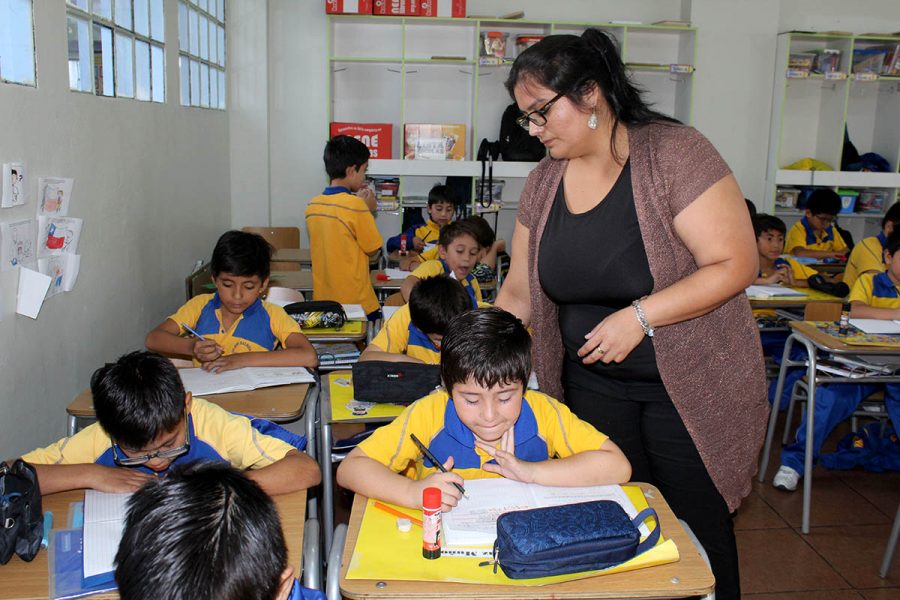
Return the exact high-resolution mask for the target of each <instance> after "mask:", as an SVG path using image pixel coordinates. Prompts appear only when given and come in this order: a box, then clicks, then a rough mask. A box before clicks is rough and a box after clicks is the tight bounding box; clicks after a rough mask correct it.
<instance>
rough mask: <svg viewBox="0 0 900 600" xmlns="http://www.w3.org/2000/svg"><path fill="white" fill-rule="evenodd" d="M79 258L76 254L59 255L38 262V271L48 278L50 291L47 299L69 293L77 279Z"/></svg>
mask: <svg viewBox="0 0 900 600" xmlns="http://www.w3.org/2000/svg"><path fill="white" fill-rule="evenodd" d="M80 264H81V256H80V255H78V254H60V255H59V256H51V257H49V258H41V259H39V260H38V270H39V271H40V272H41V273H43V274H44V275H49V276H50V279H51V281H50V289H49V290H48V291H47V297H48V298H52V297H53V296H55V295H57V294H61V293H63V292H71V291H72V289H73V288H74V287H75V280H76V279H77V278H78V268H79V266H80Z"/></svg>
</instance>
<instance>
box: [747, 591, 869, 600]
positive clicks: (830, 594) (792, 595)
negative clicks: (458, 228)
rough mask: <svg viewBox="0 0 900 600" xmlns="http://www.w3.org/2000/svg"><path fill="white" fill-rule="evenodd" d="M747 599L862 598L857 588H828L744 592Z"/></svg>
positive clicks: (853, 599) (825, 599) (845, 599)
mask: <svg viewBox="0 0 900 600" xmlns="http://www.w3.org/2000/svg"><path fill="white" fill-rule="evenodd" d="M743 597H744V598H746V599H747V600H862V598H863V596H862V595H860V593H859V592H857V591H856V590H849V589H848V590H827V591H822V592H776V593H774V594H743Z"/></svg>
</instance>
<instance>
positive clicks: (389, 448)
mask: <svg viewBox="0 0 900 600" xmlns="http://www.w3.org/2000/svg"><path fill="white" fill-rule="evenodd" d="M441 354H442V356H441V379H442V380H443V382H444V386H445V387H446V390H439V391H436V392H434V393H432V394H430V395H428V396H426V397H425V398H422V399H420V400H417V401H416V402H414V403H413V404H411V405H410V406H409V407H408V408H407V409H406V410H404V411H403V413H402V414H401V415H400V416H398V417H397V418H396V419H395V420H394V421H393V422H392V423H390V424H389V425H386V426H384V427H381V428H380V429H378V430H376V431H375V432H374V433H373V434H372V435H371V436H370V437H369V438H368V439H366V440H365V441H363V442H361V443H360V445H359V446H357V447H356V448H355V449H354V450H353V451H352V452H351V453H350V454H349V455H348V457H347V458H346V459H345V460H344V461H343V462H342V463H341V466H340V467H339V468H338V472H337V480H338V483H339V484H340V485H342V486H343V487H345V488H348V489H351V490H353V491H354V492H358V493H360V494H364V495H365V496H369V497H373V498H378V499H381V500H386V501H388V502H393V503H395V504H400V505H403V506H409V507H421V506H422V490H424V489H425V488H427V487H438V488H440V489H441V492H442V498H441V501H442V509H443V510H444V511H448V510H450V509H452V508H453V507H454V506H456V505H457V503H458V501H459V499H460V497H461V496H462V493H461V492H460V491H459V490H458V489H457V488H456V487H455V486H454V485H453V484H454V483H455V484H460V485H462V484H463V483H464V479H466V478H468V479H477V478H484V477H507V478H509V479H515V480H518V481H524V482H532V483H539V484H543V485H555V486H581V485H602V484H612V483H623V482H625V481H628V479H629V477H630V476H631V465H630V464H629V463H628V459H627V458H625V455H624V454H623V453H622V451H621V450H620V449H619V447H618V446H616V445H615V444H614V443H613V442H612V441H610V440H609V439H608V438H607V437H606V436H605V435H603V434H602V433H600V432H598V431H597V430H596V429H594V428H593V427H592V426H591V425H590V424H588V423H586V422H584V421H582V420H580V419H578V418H577V417H576V416H575V415H573V414H572V413H571V411H569V409H568V408H567V407H566V406H565V405H564V404H561V403H560V402H557V401H556V400H554V399H552V398H550V397H549V396H546V395H544V394H542V393H540V392H537V391H534V390H527V391H526V389H525V386H526V383H527V382H528V376H529V374H530V373H531V337H530V336H529V335H528V332H527V331H526V330H525V327H524V326H523V325H522V322H521V321H519V320H518V319H517V318H516V317H515V316H513V315H512V314H510V313H508V312H506V311H504V310H501V309H499V308H483V309H477V310H471V311H468V312H466V313H463V314H462V315H460V316H458V317H456V318H455V319H454V320H453V321H452V322H451V323H450V325H449V327H448V328H447V335H446V336H444V339H443V344H442V349H441ZM411 433H412V434H415V435H416V437H418V438H419V439H420V440H422V441H423V442H424V443H425V444H427V446H428V449H429V450H430V451H431V452H432V453H433V454H434V456H435V457H436V458H437V459H438V460H440V461H441V462H442V464H443V466H444V468H446V469H448V470H450V469H454V468H455V470H454V471H450V472H448V473H441V472H440V471H438V470H437V467H436V465H432V464H430V463H426V462H425V459H424V458H423V456H422V453H421V452H420V451H419V449H418V448H417V447H416V445H415V444H414V443H413V441H412V440H411V439H410V434H411ZM401 473H408V474H409V477H406V476H404V475H401Z"/></svg>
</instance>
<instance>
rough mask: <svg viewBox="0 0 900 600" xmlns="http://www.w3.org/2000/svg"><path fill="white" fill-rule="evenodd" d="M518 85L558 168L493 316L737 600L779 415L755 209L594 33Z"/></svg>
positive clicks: (539, 52) (529, 218)
mask: <svg viewBox="0 0 900 600" xmlns="http://www.w3.org/2000/svg"><path fill="white" fill-rule="evenodd" d="M506 86H507V89H508V90H509V92H510V94H511V95H512V96H513V97H514V98H515V101H516V104H517V105H518V107H519V109H520V110H521V111H522V115H521V117H520V118H519V124H520V125H521V126H522V127H524V128H526V129H527V130H528V132H529V133H530V134H531V135H532V136H536V137H537V138H539V139H540V140H541V142H543V144H544V145H545V146H546V148H547V150H548V152H549V156H548V157H547V158H546V159H544V160H543V161H541V162H540V163H539V164H538V166H537V167H536V168H535V169H534V171H532V173H531V175H530V176H529V178H528V181H527V183H526V185H525V190H524V191H523V193H522V196H521V199H520V201H519V211H518V215H517V221H516V226H515V232H514V235H513V242H512V265H511V268H510V271H509V276H508V277H507V279H506V280H505V281H504V284H503V287H502V289H501V290H500V294H499V297H498V299H497V305H498V306H501V307H503V308H505V309H506V310H509V311H511V312H513V313H515V314H516V315H518V316H519V317H520V318H521V319H522V320H523V321H524V322H525V323H526V324H530V325H531V327H532V328H533V332H534V340H535V369H536V371H537V376H538V383H539V385H540V388H541V389H542V390H543V391H545V392H547V393H549V394H550V395H551V396H555V397H563V398H564V399H565V401H566V403H567V404H568V405H569V406H570V408H571V409H572V410H573V412H575V413H576V414H577V415H578V416H579V417H581V418H582V419H585V420H587V421H589V422H590V423H592V424H593V425H594V426H595V427H597V428H598V429H600V430H601V431H604V432H607V433H608V434H609V436H610V438H611V439H612V440H614V441H615V442H616V444H618V445H620V446H621V447H622V448H623V450H624V451H625V454H626V455H627V456H628V458H629V460H630V461H631V464H632V468H633V470H634V471H633V476H632V480H634V481H646V482H650V483H653V484H654V485H656V486H657V487H659V489H660V490H661V491H662V494H663V496H664V497H665V498H666V500H667V501H668V503H669V505H670V506H671V507H672V509H673V510H674V512H675V514H676V515H677V516H678V517H679V518H681V519H683V520H685V521H686V522H687V523H688V524H689V525H690V527H691V529H693V530H694V532H695V533H696V534H697V537H698V538H699V540H700V542H701V543H702V544H703V546H704V548H705V549H706V551H707V553H708V554H709V556H710V560H711V563H712V570H713V573H714V574H715V577H716V582H717V584H716V593H717V597H718V598H719V599H720V600H722V599H723V598H738V597H740V583H739V578H738V559H737V549H736V546H735V539H734V528H733V523H732V516H731V513H732V511H734V510H735V509H737V507H738V505H739V504H740V502H741V499H742V498H743V497H744V496H746V495H747V494H748V493H749V492H750V489H751V485H750V479H751V477H752V475H753V474H754V473H755V471H756V457H757V455H758V453H759V448H760V446H761V444H762V440H763V435H764V432H765V427H766V416H767V413H768V403H767V402H766V390H765V373H764V369H763V362H762V354H761V351H760V343H759V333H758V332H757V329H756V325H755V323H754V321H753V317H752V315H751V312H750V306H749V304H748V301H747V299H746V297H745V295H744V293H743V291H744V288H745V287H746V286H747V285H749V284H750V283H752V281H753V279H754V277H755V276H756V273H757V268H758V266H757V256H756V244H755V240H754V237H753V227H751V225H750V219H749V214H748V212H747V208H746V205H745V202H744V197H743V194H742V193H741V191H740V189H739V188H738V185H737V182H736V181H735V178H734V177H733V176H732V174H731V171H730V169H729V168H728V165H726V164H725V161H724V160H723V159H722V158H721V156H719V154H718V152H716V150H715V148H713V146H712V144H710V142H709V141H708V140H707V139H706V138H705V137H703V135H701V134H700V133H699V132H697V131H696V130H694V129H692V128H690V127H686V126H684V125H681V124H680V123H678V122H676V121H674V120H672V119H671V118H669V117H666V116H665V115H662V114H660V113H657V112H655V111H653V110H652V109H651V108H650V107H649V106H648V105H647V104H646V103H645V102H644V101H643V100H642V98H641V94H640V92H639V90H638V89H637V88H636V87H635V86H634V85H633V84H632V83H631V82H630V81H629V79H628V76H627V74H626V70H625V66H624V65H623V64H622V60H621V58H620V57H619V54H618V52H617V49H616V46H615V44H614V42H613V41H612V40H611V39H610V38H609V37H608V36H607V35H606V34H605V33H603V32H601V31H599V30H596V29H588V30H587V31H585V33H584V34H583V35H582V36H580V37H579V36H574V35H552V36H549V37H547V38H545V39H544V40H543V41H541V42H539V43H538V44H536V45H534V46H532V47H531V48H529V49H527V50H525V51H524V52H522V54H521V55H520V56H519V57H518V58H517V59H516V62H515V63H514V64H513V66H512V69H511V71H510V74H509V78H508V79H507V82H506Z"/></svg>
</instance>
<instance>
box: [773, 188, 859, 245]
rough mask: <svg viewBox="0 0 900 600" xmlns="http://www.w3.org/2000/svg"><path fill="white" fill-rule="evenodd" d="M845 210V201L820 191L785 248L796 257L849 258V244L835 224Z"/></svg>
mask: <svg viewBox="0 0 900 600" xmlns="http://www.w3.org/2000/svg"><path fill="white" fill-rule="evenodd" d="M840 210H841V198H840V196H838V195H837V193H836V192H835V191H834V190H832V189H829V188H818V189H817V190H816V191H814V192H813V193H812V194H810V196H809V200H808V201H807V203H806V214H805V215H804V217H803V218H802V219H800V220H799V221H797V222H796V223H794V225H793V226H792V227H791V229H790V231H788V234H787V241H786V243H785V245H784V247H785V248H786V249H787V251H788V252H789V253H790V254H793V255H794V256H810V257H812V258H842V257H844V256H846V255H847V252H848V251H849V248H848V247H847V242H845V241H844V238H842V237H841V234H840V232H839V231H838V229H837V227H836V226H835V225H834V219H835V217H836V216H837V214H838V213H839V212H840Z"/></svg>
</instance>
